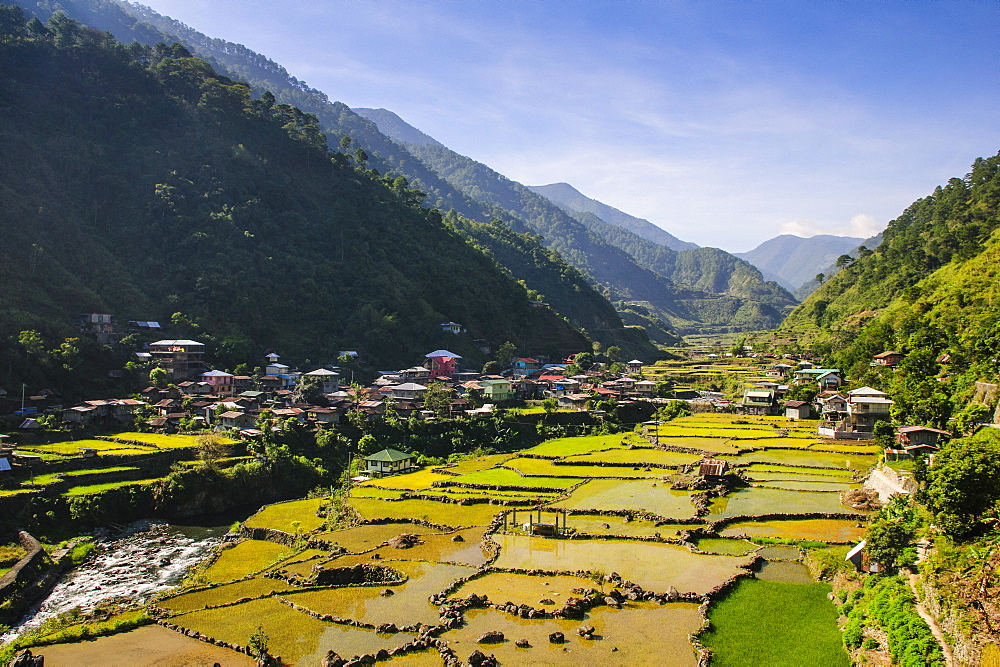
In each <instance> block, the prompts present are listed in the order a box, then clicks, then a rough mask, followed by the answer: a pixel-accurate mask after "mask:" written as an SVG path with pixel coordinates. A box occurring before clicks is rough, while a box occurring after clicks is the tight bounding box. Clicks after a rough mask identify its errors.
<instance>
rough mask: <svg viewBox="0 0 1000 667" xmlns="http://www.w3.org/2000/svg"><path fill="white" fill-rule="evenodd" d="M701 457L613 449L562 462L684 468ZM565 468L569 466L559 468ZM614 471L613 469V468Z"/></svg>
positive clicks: (568, 457) (651, 450) (678, 453)
mask: <svg viewBox="0 0 1000 667" xmlns="http://www.w3.org/2000/svg"><path fill="white" fill-rule="evenodd" d="M700 458H701V457H700V456H699V455H698V454H685V453H683V452H668V451H664V450H662V449H642V448H636V449H611V450H608V451H605V452H591V453H590V454H577V455H575V456H567V457H566V458H564V459H561V460H560V461H561V462H562V463H572V464H573V465H574V466H575V465H578V464H579V465H586V464H589V463H594V462H602V463H605V462H606V463H623V464H627V465H632V466H643V465H649V464H656V465H668V466H683V465H687V464H689V463H694V462H695V461H697V460H699V459H700ZM557 467H559V468H565V467H567V466H557ZM612 469H613V468H612Z"/></svg>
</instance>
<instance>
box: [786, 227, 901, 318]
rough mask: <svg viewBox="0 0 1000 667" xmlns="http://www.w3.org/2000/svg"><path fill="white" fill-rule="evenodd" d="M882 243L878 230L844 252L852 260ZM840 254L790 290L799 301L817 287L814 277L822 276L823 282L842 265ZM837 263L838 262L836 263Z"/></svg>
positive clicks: (833, 274)
mask: <svg viewBox="0 0 1000 667" xmlns="http://www.w3.org/2000/svg"><path fill="white" fill-rule="evenodd" d="M881 243H882V232H879V233H878V234H876V235H875V236H872V237H871V238H867V239H865V240H864V241H862V242H861V244H860V245H858V246H856V247H854V248H852V249H851V250H849V251H848V252H846V253H844V254H846V255H849V256H850V258H851V259H852V260H855V259H857V258H858V257H860V256H861V255H862V254H863V253H867V252H868V251H869V250H873V249H875V248H877V247H878V246H879V245H880V244H881ZM840 257H841V255H838V256H837V259H833V260H831V261H830V262H829V263H827V265H826V266H821V267H820V270H819V273H817V274H816V275H815V276H813V277H812V279H811V280H807V281H806V282H805V283H803V284H802V286H801V287H799V288H798V289H796V290H793V291H792V295H794V296H795V298H796V299H798V300H799V301H805V300H806V297H808V296H809V295H810V294H812V293H813V292H815V291H816V290H817V289H819V286H820V283H819V282H818V281H817V280H816V278H819V277H822V278H823V281H824V282H825V281H826V280H827V279H828V278H832V277H833V276H835V275H836V274H837V272H838V271H840V270H841V269H842V268H843V267H844V261H843V260H841V259H840ZM838 263H839V264H838Z"/></svg>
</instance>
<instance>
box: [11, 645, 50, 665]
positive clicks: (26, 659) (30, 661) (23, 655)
mask: <svg viewBox="0 0 1000 667" xmlns="http://www.w3.org/2000/svg"><path fill="white" fill-rule="evenodd" d="M44 664H45V658H44V657H42V656H40V655H32V654H31V651H29V650H28V649H24V650H23V651H21V652H20V653H18V654H17V655H16V656H14V659H13V660H11V662H10V667H42V666H43V665H44Z"/></svg>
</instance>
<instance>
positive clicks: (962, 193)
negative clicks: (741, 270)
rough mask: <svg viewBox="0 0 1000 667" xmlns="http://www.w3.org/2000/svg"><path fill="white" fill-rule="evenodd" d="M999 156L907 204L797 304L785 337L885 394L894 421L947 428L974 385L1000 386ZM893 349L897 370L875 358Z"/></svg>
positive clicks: (979, 160) (969, 395) (789, 320)
mask: <svg viewBox="0 0 1000 667" xmlns="http://www.w3.org/2000/svg"><path fill="white" fill-rule="evenodd" d="M998 228H1000V155H996V156H993V157H990V158H986V159H983V158H979V159H977V160H976V161H975V163H974V164H973V166H972V171H971V172H970V173H969V174H967V175H966V176H965V177H964V178H952V179H951V180H949V181H948V183H947V185H945V186H944V187H938V188H937V189H935V191H934V193H933V194H931V195H930V196H928V197H925V198H923V199H919V200H917V201H916V202H914V203H913V204H912V205H910V206H909V207H908V208H907V209H906V210H905V211H904V212H903V214H902V215H900V216H899V217H898V218H896V219H895V220H893V221H892V222H890V223H889V225H888V227H887V228H886V230H885V232H884V234H883V241H882V243H881V245H879V246H878V247H877V248H875V249H874V250H868V251H865V252H862V253H861V255H862V256H861V257H859V258H858V259H857V260H856V261H854V262H853V263H851V264H850V265H848V266H846V267H845V268H843V269H842V270H841V271H840V272H839V273H838V274H837V275H835V276H834V277H833V278H832V279H831V280H829V281H827V282H826V283H825V284H824V285H823V286H822V287H820V288H819V289H818V290H817V291H816V292H815V293H814V294H813V295H812V296H810V297H809V298H808V299H807V300H806V301H805V302H804V303H802V304H801V305H800V306H799V307H798V308H796V309H795V311H794V312H793V313H792V314H791V315H790V316H789V317H788V319H787V320H786V321H785V323H784V324H783V325H782V329H783V330H784V332H785V333H787V334H789V335H793V336H798V337H799V338H800V339H801V340H803V341H805V342H812V343H813V345H814V346H816V348H817V349H818V350H819V351H823V352H828V353H829V354H830V357H831V359H832V365H834V366H839V367H840V368H842V369H844V370H845V371H846V372H848V373H849V374H850V375H851V376H852V377H855V378H862V380H861V382H862V383H865V384H871V385H872V386H876V387H884V388H888V389H891V390H892V392H893V398H894V399H895V400H896V402H897V405H896V406H894V410H896V411H897V414H901V415H904V416H906V417H908V418H910V419H913V420H918V421H919V422H920V423H927V424H943V423H944V421H945V420H947V418H948V416H949V415H950V414H952V412H953V411H957V409H958V408H960V407H961V406H962V405H964V404H965V402H966V401H968V399H969V398H970V397H971V395H972V390H973V389H972V388H973V386H974V383H975V382H976V381H987V382H997V381H998V380H1000V309H998V308H997V303H998V299H1000V293H998V289H1000V279H998V278H1000V275H998V268H997V267H998V262H1000V236H998V235H1000V232H998V231H997V229H998ZM886 350H896V351H899V352H902V353H904V355H905V357H904V360H903V363H902V364H901V366H900V368H899V369H898V370H897V371H896V372H892V371H886V370H884V369H872V368H871V367H870V366H869V364H870V363H871V360H872V356H873V355H875V354H878V353H880V352H883V351H886Z"/></svg>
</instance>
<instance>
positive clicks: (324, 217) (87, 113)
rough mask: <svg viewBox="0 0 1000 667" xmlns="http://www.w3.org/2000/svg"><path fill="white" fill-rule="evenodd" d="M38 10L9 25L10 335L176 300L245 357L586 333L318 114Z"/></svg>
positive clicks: (234, 355) (64, 329)
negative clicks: (451, 326) (338, 150)
mask: <svg viewBox="0 0 1000 667" xmlns="http://www.w3.org/2000/svg"><path fill="white" fill-rule="evenodd" d="M30 26H31V28H30V29H28V30H25V29H20V28H18V27H17V26H16V25H15V26H14V27H11V26H10V25H8V26H6V28H5V32H7V33H8V34H5V35H0V88H2V95H0V105H2V113H0V152H2V154H3V155H4V156H5V159H4V160H3V161H0V193H2V200H3V202H4V214H3V216H2V217H0V239H2V242H0V283H2V284H3V285H4V289H3V290H2V292H0V327H2V332H0V333H2V334H3V335H4V336H16V335H17V333H18V332H19V331H22V330H25V329H37V330H39V331H41V332H42V334H43V335H44V336H45V338H46V339H47V340H53V339H54V340H59V339H61V338H62V337H71V336H74V335H76V336H79V334H78V333H77V332H76V331H75V326H74V322H75V320H76V317H77V316H78V314H79V313H81V312H98V313H112V314H114V315H115V316H116V318H117V319H118V320H119V321H126V320H159V321H162V322H169V321H170V320H171V316H172V315H173V314H174V313H182V314H183V315H182V316H181V317H179V318H175V319H177V320H179V321H180V322H183V323H185V326H187V327H188V328H189V330H191V331H193V330H194V327H195V323H197V324H200V329H198V334H197V335H198V337H199V338H200V339H205V340H206V342H209V343H210V344H211V345H212V347H213V348H214V350H213V356H214V357H215V358H216V360H217V361H218V360H224V361H227V362H232V363H235V362H237V361H247V360H252V359H254V358H257V357H258V356H259V355H260V354H261V353H262V352H263V351H264V348H272V347H276V348H280V349H281V350H282V353H283V354H285V355H288V357H289V358H290V359H292V360H295V359H298V360H302V359H305V358H310V359H313V360H333V359H335V357H336V355H337V351H338V350H340V349H358V350H360V351H362V354H364V355H365V356H366V357H367V358H368V360H369V362H370V363H372V364H373V365H375V364H377V365H380V366H381V365H385V366H389V367H393V366H400V365H404V364H412V363H413V361H414V358H415V357H417V358H419V355H421V354H423V353H424V352H426V350H427V349H433V348H435V347H442V344H443V343H445V342H446V343H447V346H448V348H449V349H455V350H456V351H457V352H459V353H461V354H464V355H467V360H468V362H470V363H475V362H476V361H477V360H481V358H482V355H481V353H480V352H479V351H478V349H477V347H476V346H475V345H474V344H473V342H472V340H473V338H485V339H487V340H488V341H490V342H492V343H494V344H500V343H502V342H503V341H505V340H511V341H513V342H514V343H515V344H516V345H517V347H518V349H519V350H524V351H525V352H537V353H543V354H545V353H547V354H551V355H553V356H558V355H561V354H564V353H566V352H572V351H579V350H580V349H585V348H586V347H587V346H588V345H589V343H588V342H587V341H586V340H585V339H584V337H583V336H582V335H580V334H579V332H576V331H575V330H573V329H572V328H571V327H570V326H569V324H567V323H566V322H565V321H564V320H563V319H561V318H560V317H557V316H556V315H555V313H553V312H552V311H551V310H548V309H544V308H537V307H532V306H531V305H530V304H529V295H528V293H527V291H526V290H525V288H524V287H523V286H522V285H520V284H518V283H517V281H516V280H514V279H513V278H512V277H511V276H510V275H509V272H508V271H506V270H505V269H503V268H502V267H500V266H498V265H497V264H496V262H495V261H494V260H493V259H491V258H489V257H487V256H486V255H485V254H484V253H482V252H480V251H479V250H477V249H476V248H474V247H473V246H472V245H471V244H470V243H469V242H467V240H466V239H465V238H463V235H461V234H459V233H456V232H455V231H454V230H453V229H451V228H450V227H449V226H448V225H446V224H445V223H444V222H443V221H442V219H441V216H440V214H439V213H438V212H437V211H436V210H430V211H429V210H426V209H423V208H421V207H420V206H419V205H418V204H419V201H420V194H419V193H417V192H414V191H413V190H411V189H408V188H407V187H406V186H405V184H403V183H400V182H399V181H398V180H393V179H389V178H384V177H380V176H379V175H378V174H376V173H374V172H373V171H371V170H368V169H365V168H364V166H363V165H360V164H357V163H356V162H355V161H354V160H351V159H349V158H348V157H346V156H344V155H341V154H334V153H331V152H330V151H329V150H328V148H327V146H326V142H325V136H324V134H323V132H322V131H321V129H320V128H319V126H318V124H317V122H316V118H315V117H314V116H311V115H309V114H304V113H302V112H301V111H300V110H299V109H297V108H295V107H292V106H289V105H283V104H277V103H275V101H274V99H273V98H272V97H270V96H267V95H265V96H264V98H263V99H260V100H255V99H253V98H252V96H251V91H250V89H249V87H248V86H246V85H244V84H242V83H238V82H234V81H233V80H231V79H229V78H226V77H224V76H220V75H218V74H216V73H215V72H214V71H213V70H212V68H211V67H210V66H209V65H208V63H206V62H204V61H203V60H200V59H198V58H194V57H191V55H190V54H189V53H188V52H187V51H186V50H185V49H184V48H183V47H182V46H179V45H175V46H173V47H165V46H163V45H160V46H154V47H145V46H142V45H140V44H137V43H133V44H130V45H127V46H126V45H122V44H120V43H118V42H116V41H114V40H113V39H112V38H111V37H109V36H108V35H107V33H104V32H101V31H98V30H94V29H91V28H86V27H82V26H80V25H79V24H78V23H76V22H75V21H73V20H71V19H68V18H66V17H65V16H64V15H61V14H57V15H56V16H55V17H53V18H52V20H50V21H49V23H48V26H47V27H46V26H43V25H42V24H41V23H39V22H37V21H35V22H33V23H31V24H30ZM445 321H456V322H459V323H461V324H463V325H464V326H465V327H466V328H467V329H468V332H469V333H468V335H462V336H451V335H450V334H444V333H442V331H441V328H440V323H441V322H445ZM192 335H193V334H192ZM445 336H447V339H446V340H444V337H445ZM8 344H9V343H8Z"/></svg>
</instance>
